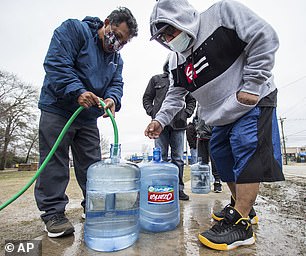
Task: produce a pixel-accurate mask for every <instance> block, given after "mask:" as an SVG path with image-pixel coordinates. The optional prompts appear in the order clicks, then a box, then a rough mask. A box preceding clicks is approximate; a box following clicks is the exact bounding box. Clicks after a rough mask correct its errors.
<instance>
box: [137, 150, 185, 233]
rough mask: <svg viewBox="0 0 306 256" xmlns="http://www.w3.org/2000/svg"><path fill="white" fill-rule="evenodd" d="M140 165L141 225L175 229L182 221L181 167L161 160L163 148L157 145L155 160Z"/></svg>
mask: <svg viewBox="0 0 306 256" xmlns="http://www.w3.org/2000/svg"><path fill="white" fill-rule="evenodd" d="M139 168H140V172H141V190H140V227H141V228H142V229H143V230H147V231H151V232H162V231H168V230H173V229H175V228H176V227H177V225H178V224H179V222H180V207H179V194H178V182H179V181H178V167H177V166H176V165H174V164H172V163H168V162H163V161H161V151H160V148H154V150H153V161H151V162H142V163H141V164H140V165H139Z"/></svg>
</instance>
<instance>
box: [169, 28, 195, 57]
mask: <svg viewBox="0 0 306 256" xmlns="http://www.w3.org/2000/svg"><path fill="white" fill-rule="evenodd" d="M190 40H191V37H190V36H188V34H187V33H186V32H184V31H182V32H181V33H180V34H179V35H177V36H176V37H175V38H173V39H172V40H171V41H170V42H169V43H167V45H168V46H169V48H170V49H171V50H172V51H174V52H183V51H185V50H186V49H187V47H188V45H189V43H190Z"/></svg>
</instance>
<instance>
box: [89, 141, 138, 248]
mask: <svg viewBox="0 0 306 256" xmlns="http://www.w3.org/2000/svg"><path fill="white" fill-rule="evenodd" d="M86 190H87V191H86V220H85V227H84V240H85V243H86V245H87V246H88V247H89V248H91V249H93V250H97V251H105V252H111V251H117V250H121V249H124V248H126V247H129V246H131V245H132V244H133V243H134V242H135V241H136V240H137V239H138V237H139V229H140V225H139V196H140V195H139V192H140V170H139V168H138V166H137V165H136V164H133V163H130V162H127V161H123V160H121V159H120V145H116V144H114V145H112V146H111V154H110V158H109V159H106V160H103V161H99V162H97V163H94V164H92V165H91V166H90V167H89V168H88V172H87V185H86Z"/></svg>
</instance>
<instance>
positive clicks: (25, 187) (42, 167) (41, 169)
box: [0, 100, 118, 211]
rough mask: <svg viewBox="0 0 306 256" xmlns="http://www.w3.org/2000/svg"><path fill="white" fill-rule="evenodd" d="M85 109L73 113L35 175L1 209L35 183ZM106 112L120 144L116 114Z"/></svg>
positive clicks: (115, 141)
mask: <svg viewBox="0 0 306 256" xmlns="http://www.w3.org/2000/svg"><path fill="white" fill-rule="evenodd" d="M100 103H101V105H102V106H103V107H105V105H106V104H105V103H104V102H103V101H102V100H100ZM83 109H84V107H82V106H80V107H79V108H78V109H77V110H76V111H75V112H74V113H73V115H72V116H71V117H70V119H69V120H68V122H67V123H66V125H65V126H64V128H63V129H62V131H61V133H60V135H59V136H58V138H57V140H56V141H55V143H54V145H53V147H52V149H51V150H50V152H49V154H48V155H47V157H46V158H45V160H44V161H43V163H42V164H41V166H40V167H39V169H38V170H37V171H36V173H35V175H34V176H33V177H32V179H31V180H30V181H29V182H28V183H27V184H26V185H25V186H24V187H23V188H22V189H21V190H20V191H19V192H18V193H16V194H15V195H14V196H12V197H11V198H10V199H9V200H7V201H6V202H4V203H3V204H1V205H0V211H1V210H2V209H4V208H5V207H6V206H8V205H9V204H11V203H12V202H14V201H15V200H16V199H17V198H18V197H20V196H21V195H22V194H23V193H24V192H25V191H26V190H27V189H28V188H29V187H30V186H31V185H32V184H33V182H34V181H35V180H36V179H37V178H38V176H39V175H40V173H41V172H42V171H43V169H44V168H45V167H46V165H47V164H48V162H49V161H50V159H51V157H52V156H53V154H54V153H55V151H56V149H57V148H58V146H59V144H60V143H61V141H62V139H63V137H64V136H65V134H66V132H67V130H68V129H69V127H70V126H71V124H72V122H73V121H74V119H75V118H76V117H77V116H78V115H79V114H80V112H81V111H82V110H83ZM106 113H107V114H108V116H109V117H110V119H111V121H112V125H113V128H114V145H118V128H117V124H116V121H115V118H114V116H113V115H112V112H111V111H110V110H109V109H106ZM114 154H115V155H117V152H114Z"/></svg>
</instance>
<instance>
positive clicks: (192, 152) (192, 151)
mask: <svg viewBox="0 0 306 256" xmlns="http://www.w3.org/2000/svg"><path fill="white" fill-rule="evenodd" d="M190 155H191V160H190V162H189V164H195V163H197V162H198V150H197V149H196V148H190Z"/></svg>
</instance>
